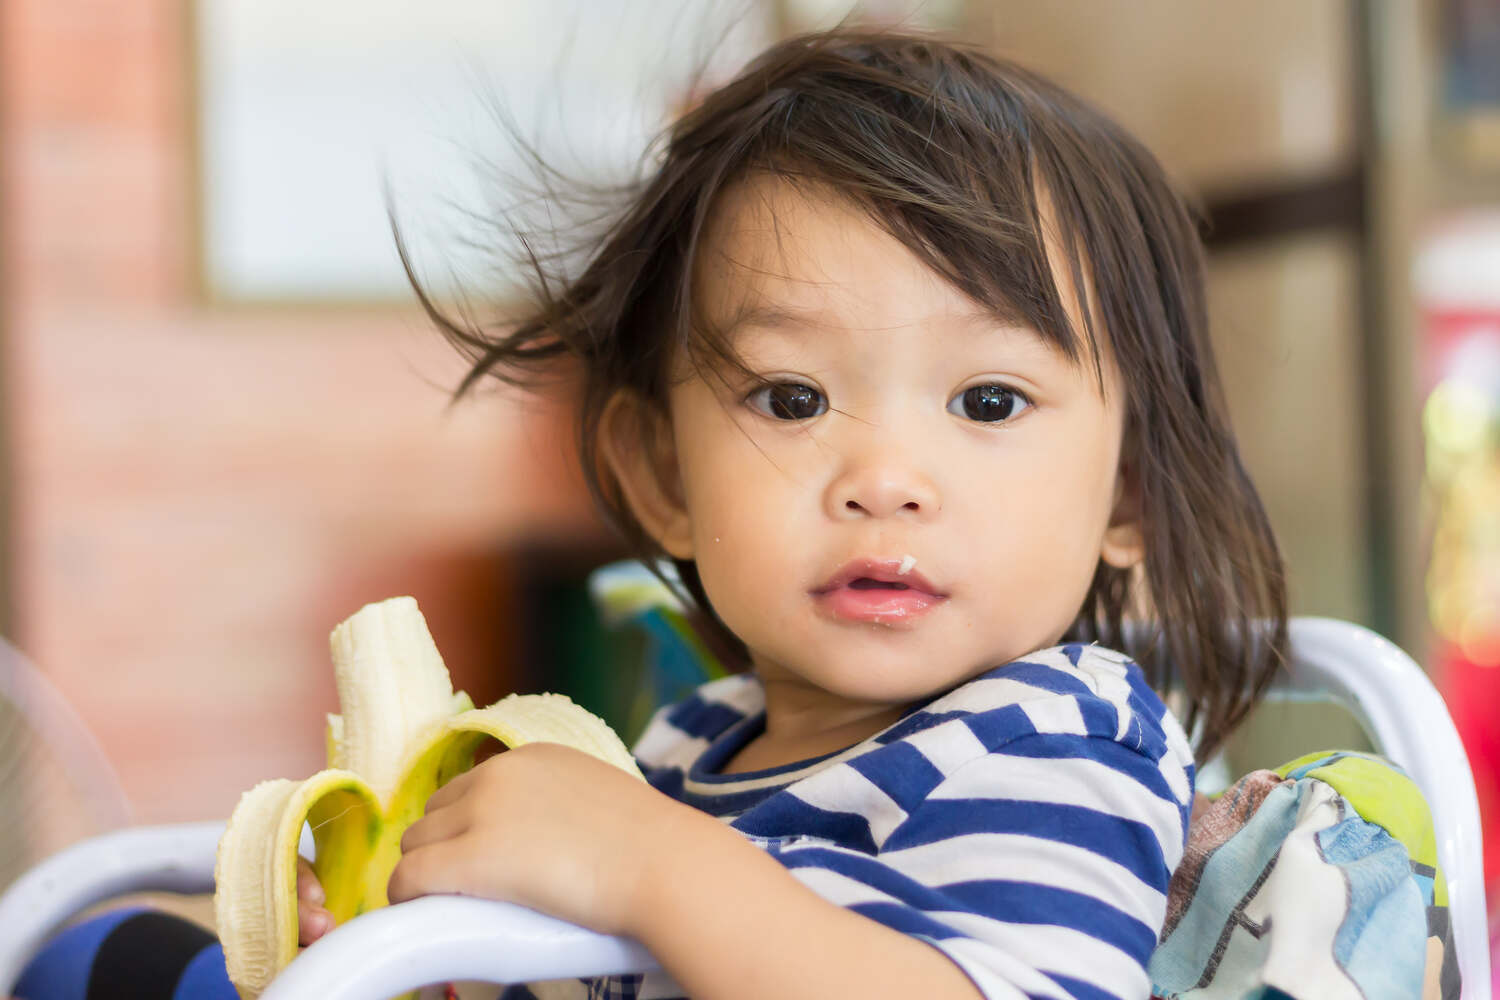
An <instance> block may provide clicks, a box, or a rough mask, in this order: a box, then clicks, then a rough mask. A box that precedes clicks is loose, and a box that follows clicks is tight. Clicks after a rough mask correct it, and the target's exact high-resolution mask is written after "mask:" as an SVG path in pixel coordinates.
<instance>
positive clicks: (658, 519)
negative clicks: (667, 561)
mask: <svg viewBox="0 0 1500 1000" xmlns="http://www.w3.org/2000/svg"><path fill="white" fill-rule="evenodd" d="M599 446H600V451H601V452H602V453H603V455H604V461H605V462H606V463H607V464H608V465H609V469H610V471H611V472H612V473H614V476H615V479H616V480H618V481H619V483H620V490H621V492H622V493H624V495H625V502H626V504H628V505H629V507H630V512H631V513H632V514H633V515H635V519H636V520H637V521H639V522H640V525H641V527H642V528H644V529H645V530H646V534H648V535H650V536H651V537H652V538H654V539H656V542H657V544H658V545H660V546H661V547H662V549H663V550H665V551H666V553H667V554H668V555H670V556H672V557H673V558H674V559H691V558H693V532H692V522H691V520H690V519H689V518H688V512H687V505H686V503H685V502H684V500H683V491H682V476H681V473H680V472H679V471H678V466H677V449H676V446H675V444H674V443H673V440H672V428H671V425H670V424H669V423H668V421H667V420H666V418H665V417H663V416H662V415H661V414H659V413H657V412H656V411H654V410H653V409H651V407H649V406H648V405H646V403H645V401H644V400H642V399H641V398H640V397H639V396H637V395H636V394H635V393H633V392H630V391H628V390H624V389H622V390H620V391H619V392H617V393H615V395H614V396H613V397H611V398H610V401H609V402H608V403H607V404H605V407H604V413H603V414H602V415H601V416H600V418H599Z"/></svg>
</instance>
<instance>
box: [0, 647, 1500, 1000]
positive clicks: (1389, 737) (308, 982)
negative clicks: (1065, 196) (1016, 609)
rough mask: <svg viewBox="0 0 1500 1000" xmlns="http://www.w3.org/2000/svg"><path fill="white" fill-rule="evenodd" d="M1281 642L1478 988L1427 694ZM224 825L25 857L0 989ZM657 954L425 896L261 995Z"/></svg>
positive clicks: (192, 864) (1451, 789) (629, 967)
mask: <svg viewBox="0 0 1500 1000" xmlns="http://www.w3.org/2000/svg"><path fill="white" fill-rule="evenodd" d="M1291 647H1292V658H1293V663H1292V670H1291V677H1290V678H1289V679H1288V680H1287V681H1286V682H1284V683H1281V684H1279V685H1278V686H1277V689H1276V695H1275V696H1276V697H1283V698H1291V699H1313V698H1317V699H1331V700H1334V701H1338V702H1340V703H1342V704H1344V705H1345V706H1346V707H1348V708H1349V709H1350V711H1351V712H1352V713H1353V714H1354V716H1355V717H1356V718H1357V719H1358V720H1359V721H1360V723H1361V724H1362V725H1363V726H1364V727H1365V730H1366V731H1367V732H1368V733H1369V735H1370V737H1371V738H1372V740H1373V741H1374V742H1375V743H1376V746H1377V747H1378V748H1379V750H1380V751H1381V752H1382V753H1383V754H1384V755H1385V756H1386V757H1388V758H1390V759H1391V760H1393V761H1394V762H1395V763H1396V764H1398V765H1399V766H1400V767H1402V768H1403V769H1405V771H1406V772H1407V773H1408V774H1409V775H1410V776H1411V777H1412V779H1413V780H1414V781H1415V782H1416V783H1417V786H1418V787H1419V788H1420V789H1421V790H1422V792H1423V794H1424V795H1425V796H1426V798H1427V802H1428V804H1429V805H1430V807H1431V809H1432V814H1433V820H1434V826H1435V828H1436V831H1437V851H1438V860H1439V861H1440V863H1441V864H1442V867H1443V871H1444V874H1445V875H1446V877H1447V882H1448V906H1449V915H1450V919H1451V921H1452V926H1453V938H1454V946H1455V948H1456V950H1457V952H1458V963H1459V969H1460V972H1461V974H1462V977H1463V997H1464V1000H1490V992H1491V991H1490V956H1489V951H1488V947H1489V941H1488V931H1487V921H1486V910H1485V900H1484V876H1483V860H1482V845H1481V839H1480V828H1479V806H1478V799H1477V797H1476V795H1475V791H1474V780H1473V775H1472V773H1471V772H1470V770H1469V766H1468V758H1467V757H1466V756H1465V754H1464V749H1463V746H1462V744H1461V743H1460V741H1459V738H1458V733H1457V731H1456V730H1455V729H1454V727H1453V722H1452V719H1451V718H1450V717H1449V715H1448V711H1447V708H1446V707H1445V706H1444V704H1443V701H1442V698H1441V696H1440V695H1439V694H1438V692H1437V690H1436V688H1434V687H1433V686H1432V683H1431V682H1430V681H1429V680H1428V679H1427V676H1426V675H1425V674H1424V673H1423V672H1422V670H1421V668H1420V667H1418V666H1417V665H1416V663H1414V662H1413V661H1412V659H1411V658H1410V657H1409V656H1407V655H1406V654H1405V653H1404V652H1402V650H1401V649H1399V648H1398V647H1396V646H1395V645H1394V644H1392V643H1391V642H1389V641H1387V640H1385V639H1383V638H1381V637H1380V636H1378V635H1376V634H1375V633H1373V632H1371V631H1369V630H1368V629H1365V628H1361V627H1360V626H1357V625H1353V624H1350V623H1348V622H1342V621H1335V620H1331V619H1324V618H1298V619H1294V620H1293V622H1292V624H1291ZM223 829H224V824H223V823H222V822H217V821H216V822H208V823H196V824H180V825H174V826H160V827H140V828H134V829H125V830H121V831H118V832H116V833H112V834H107V835H105V836H102V837H97V838H94V839H93V840H89V841H85V842H83V843H81V844H77V845H75V846H73V847H71V848H69V849H68V850H65V851H63V852H61V853H59V854H57V855H55V856H54V857H52V858H50V859H48V860H47V861H45V862H43V863H42V864H40V865H38V866H37V867H36V868H34V869H32V870H31V871H30V872H28V873H27V874H26V875H25V876H23V877H22V878H21V879H20V880H19V881H17V882H16V884H15V885H14V886H13V887H12V888H11V889H10V890H9V891H8V892H7V893H6V894H5V895H4V896H3V897H0V938H3V939H0V996H4V995H8V994H7V991H8V990H9V989H10V988H11V987H12V986H13V985H14V983H15V981H16V979H17V977H18V976H19V975H20V972H21V969H22V968H23V966H24V964H25V962H26V960H27V959H28V958H29V957H30V956H31V955H32V954H33V953H34V952H35V950H36V949H37V948H38V947H40V945H41V944H42V942H43V941H45V940H46V938H47V937H48V936H49V935H51V934H52V933H53V932H54V931H56V930H57V929H58V928H59V927H60V926H62V924H63V923H65V922H66V921H67V920H68V919H69V918H70V917H72V916H73V915H75V914H77V913H78V912H80V911H81V910H83V909H85V908H86V907H88V906H91V905H93V904H94V903H97V902H100V901H102V900H106V899H109V898H112V897H114V896H118V895H121V894H124V893H127V892H137V891H170V892H180V893H206V892H212V891H213V867H214V851H215V847H216V845H217V843H218V839H219V835H220V834H221V833H222V831H223ZM306 839H308V840H310V838H306ZM655 968H657V963H656V961H655V960H654V959H653V958H652V957H651V955H650V954H648V953H647V952H646V951H645V949H644V948H642V947H641V946H640V945H639V944H638V943H636V942H634V941H631V940H628V939H624V938H615V937H608V936H605V935H601V934H596V933H594V932H592V931H588V930H584V929H583V928H580V927H576V926H574V925H572V924H568V923H565V922H563V921H560V920H556V919H554V918H551V917H547V916H544V915H542V914H539V913H536V912H533V911H531V910H527V909H525V908H523V907H520V906H515V905H512V904H508V903H497V902H493V901H488V900H478V899H469V898H463V897H457V896H430V897H426V898H423V899H417V900H412V901H411V902H407V903H402V904H401V905H399V906H392V907H388V908H385V909H382V910H376V911H374V912H371V913H367V914H364V915H363V916H361V917H359V918H358V919H356V920H352V921H350V922H348V923H347V924H344V925H343V926H341V927H338V928H336V929H335V930H334V931H332V932H331V933H329V934H328V935H326V936H325V937H323V938H322V939H321V940H319V941H318V942H317V943H316V944H314V945H312V946H311V947H310V948H308V949H306V950H305V951H304V952H303V953H302V954H301V955H300V956H298V958H297V960H296V961H294V962H293V963H292V964H291V965H289V966H288V967H287V968H286V969H285V970H284V971H283V972H282V973H281V975H280V976H278V977H277V978H276V980H275V982H273V983H272V984H271V986H270V988H269V989H267V990H266V992H265V993H264V994H262V996H263V997H264V1000H310V998H317V1000H377V998H381V997H389V996H391V995H393V994H396V993H401V992H404V991H407V990H413V989H416V988H418V987H421V986H424V985H427V984H430V983H435V982H442V981H445V980H456V981H465V980H474V981H487V982H493V983H518V982H536V981H543V980H548V979H564V978H569V977H573V976H596V975H605V974H609V973H624V972H644V971H648V970H651V969H655Z"/></svg>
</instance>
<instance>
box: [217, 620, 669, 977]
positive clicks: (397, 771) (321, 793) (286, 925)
mask: <svg viewBox="0 0 1500 1000" xmlns="http://www.w3.org/2000/svg"><path fill="white" fill-rule="evenodd" d="M330 646H331V647H332V653H333V666H334V674H335V677H336V680H337V683H338V697H339V706H340V708H341V709H342V714H340V715H330V716H328V730H327V744H328V769H327V770H324V771H319V772H318V773H317V774H315V775H313V776H312V777H310V778H308V779H307V780H305V781H291V780H287V779H278V780H274V781H265V782H262V783H260V784H259V785H256V786H255V787H254V788H252V789H250V791H248V792H246V793H245V794H244V795H243V796H242V797H241V798H240V802H239V805H238V806H236V807H235V810H234V814H233V815H232V816H231V817H230V820H229V825H228V827H227V828H226V829H225V831H224V836H223V838H222V839H220V841H219V849H218V856H217V859H216V864H215V868H214V882H215V892H214V914H215V918H216V920H217V925H218V933H219V939H220V941H221V942H222V944H223V946H224V957H225V962H226V964H227V966H228V970H229V978H230V981H231V982H233V983H234V985H235V988H236V989H237V990H238V991H239V993H240V996H241V997H243V998H245V1000H251V998H254V997H257V996H259V995H260V993H261V992H262V991H263V990H264V989H265V988H266V986H267V985H268V984H269V983H270V981H271V979H272V978H273V977H274V976H275V975H276V973H277V972H279V971H280V970H281V969H282V968H284V967H285V966H286V965H287V963H289V962H291V961H292V959H293V958H295V957H296V955H297V933H298V919H297V845H298V841H299V839H300V838H301V834H302V825H303V823H308V824H310V825H311V827H312V836H313V842H314V844H315V845H316V856H315V859H314V861H313V870H314V871H315V872H316V873H317V876H318V878H319V880H320V881H321V882H322V885H323V889H324V892H325V894H326V896H327V901H326V903H325V904H324V905H325V906H326V907H327V909H328V910H329V911H330V912H331V913H332V914H333V917H334V920H335V921H336V922H337V923H340V924H342V923H344V922H345V921H347V920H350V919H352V918H353V917H356V916H358V915H359V914H361V913H364V912H365V911H366V910H372V909H375V908H377V907H381V906H385V905H387V902H388V901H387V899H386V883H387V882H388V881H389V880H390V876H391V872H392V870H394V868H395V867H396V862H397V861H398V860H400V856H401V846H400V844H401V835H402V834H403V833H404V832H405V831H406V828H407V827H408V826H410V825H411V824H412V823H414V822H415V821H416V820H418V819H419V818H421V816H422V813H423V810H424V809H425V807H426V804H427V798H428V796H430V795H431V794H432V793H433V792H434V791H436V790H437V789H438V788H439V787H441V786H442V785H443V784H444V783H445V782H447V781H448V780H450V779H451V778H453V777H454V776H456V775H458V774H461V773H462V772H464V771H466V770H468V769H469V768H470V767H472V766H473V763H474V752H475V750H477V749H478V748H479V746H480V744H482V743H483V742H484V741H486V740H487V739H490V738H494V739H497V740H499V741H500V742H501V743H502V744H504V745H505V746H506V747H518V746H521V745H522V744H524V743H531V742H537V741H545V742H552V743H564V744H567V745H569V746H573V747H576V748H577V749H580V750H583V751H586V752H588V753H591V754H593V755H594V756H596V757H598V758H600V759H601V760H604V761H607V762H608V763H611V764H614V765H615V766H617V767H619V768H621V769H623V770H625V771H628V772H629V773H631V774H634V775H635V776H636V777H638V778H639V777H640V776H641V775H640V771H639V770H637V768H636V766H635V761H634V760H633V758H632V757H631V756H630V752H629V751H628V750H627V749H626V748H625V745H624V744H623V743H622V742H621V741H620V738H619V737H618V736H616V735H615V733H614V732H613V731H612V730H611V729H610V728H609V727H608V726H607V725H605V723H604V722H603V720H601V719H599V718H598V717H597V716H595V715H592V714H591V713H589V712H587V711H585V710H584V709H582V708H580V707H579V706H577V705H575V704H574V703H573V702H572V701H570V700H569V699H568V698H567V697H565V696H563V695H558V694H539V695H510V696H509V697H507V698H504V699H502V700H500V701H498V702H496V703H495V704H493V705H491V706H490V707H488V708H483V709H476V708H474V706H473V702H472V701H470V699H469V697H468V695H466V694H464V693H463V692H457V693H455V692H454V691H453V686H452V682H451V681H450V680H449V677H448V671H447V668H446V667H445V666H444V665H443V660H442V657H441V655H440V654H439V653H438V650H437V646H436V645H435V644H434V643H433V641H432V636H431V635H430V634H429V633H428V631H427V623H426V621H425V620H424V619H423V617H422V613H421V611H419V610H418V609H417V602H416V601H415V600H413V599H412V598H410V597H394V598H391V599H390V600H386V601H381V602H379V603H376V604H370V605H366V606H365V607H364V608H362V609H360V610H359V611H358V612H357V613H356V614H354V615H353V616H352V617H350V618H349V619H348V620H347V621H345V622H344V623H343V624H341V625H339V626H338V628H336V629H334V631H333V634H332V636H331V637H330Z"/></svg>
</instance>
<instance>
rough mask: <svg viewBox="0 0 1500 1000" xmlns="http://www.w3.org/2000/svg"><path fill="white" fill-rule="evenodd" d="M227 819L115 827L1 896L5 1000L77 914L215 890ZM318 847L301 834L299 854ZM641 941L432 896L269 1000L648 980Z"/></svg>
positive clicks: (329, 944)
mask: <svg viewBox="0 0 1500 1000" xmlns="http://www.w3.org/2000/svg"><path fill="white" fill-rule="evenodd" d="M223 833H224V823H223V821H221V820H213V821H210V822H203V823H181V824H174V825H168V826H143V827H132V828H129V829H125V830H117V831H115V832H113V833H107V834H103V835H101V836H98V837H92V838H90V839H88V840H85V841H81V842H79V843H77V844H74V845H72V846H71V847H68V848H66V849H64V850H62V851H59V852H58V853H57V854H54V855H52V856H51V857H49V858H47V859H46V860H45V861H42V862H41V863H40V864H38V865H37V866H36V867H34V868H32V869H31V870H30V871H28V872H26V874H24V875H22V876H21V877H20V878H19V879H17V880H16V881H15V883H14V884H13V885H12V886H11V887H10V888H9V889H8V890H6V892H5V894H4V895H3V896H0V929H3V930H0V996H8V995H9V994H10V990H11V989H12V988H13V987H14V986H15V983H16V980H17V979H19V978H20V976H21V971H22V969H24V968H25V967H26V963H27V962H29V961H30V960H31V958H32V957H33V956H34V955H35V954H36V952H37V951H38V949H40V948H41V946H42V945H43V944H44V943H45V942H46V941H47V939H48V938H49V937H51V936H52V935H53V934H54V933H56V932H57V930H58V929H60V928H61V927H62V926H63V925H64V924H66V923H67V922H68V920H70V919H71V918H72V917H74V916H76V915H77V914H79V913H81V912H82V911H83V910H85V909H87V908H88V907H90V906H93V905H94V904H95V903H101V902H104V901H106V900H109V899H112V898H114V897H116V896H122V895H126V894H128V893H132V892H176V893H182V894H184V895H195V894H202V893H210V892H213V891H214V856H215V853H216V851H217V849H218V844H219V838H220V836H222V835H223ZM311 848H312V842H311V838H310V837H308V836H307V832H306V831H305V830H304V831H303V844H302V850H303V852H304V853H307V854H311V853H312V851H311ZM657 967H658V966H657V964H656V961H655V960H654V959H652V958H651V956H650V955H649V954H648V953H647V952H646V950H645V949H644V948H642V947H641V946H640V945H639V944H637V943H635V942H634V941H630V940H628V939H625V938H615V937H609V936H608V935H604V934H597V933H595V932H593V931H589V930H585V929H584V928H582V927H577V926H575V925H573V924H569V923H566V922H564V921H561V920H557V919H555V918H553V917H548V916H545V915H543V914H540V913H537V912H535V911H533V910H528V909H526V908H525V907H521V906H515V905H513V904H510V903H497V902H494V901H492V900H483V899H471V898H465V897H462V896H428V897H424V898H422V899H415V900H412V901H411V902H408V903H403V904H401V905H400V906H392V907H387V908H385V909H380V910H374V911H372V912H370V913H366V914H364V915H362V916H361V917H359V918H358V919H357V920H351V921H349V922H348V923H346V924H344V925H342V926H340V927H338V928H335V929H334V930H333V931H332V932H331V933H329V934H327V935H325V936H324V937H323V938H322V939H321V940H319V941H318V942H317V943H316V944H314V945H313V946H312V947H310V948H308V949H306V950H305V951H304V952H303V953H302V954H301V955H300V956H298V958H297V959H296V960H295V961H294V962H292V964H291V965H289V966H287V968H286V969H285V970H283V971H282V973H281V975H279V976H277V977H276V980H275V981H274V982H273V983H272V984H271V986H270V988H269V989H268V990H267V991H266V992H265V993H264V994H262V996H263V997H264V998H265V1000H305V998H317V1000H383V998H385V997H389V996H393V995H395V994H398V993H402V992H405V991H407V990H412V989H416V988H417V987H419V986H423V985H426V984H428V983H434V982H441V981H445V980H479V981H486V982H492V983H521V982H539V981H543V980H547V979H564V978H569V977H573V976H598V975H605V974H608V973H613V972H645V971H648V970H651V969H655V968H657Z"/></svg>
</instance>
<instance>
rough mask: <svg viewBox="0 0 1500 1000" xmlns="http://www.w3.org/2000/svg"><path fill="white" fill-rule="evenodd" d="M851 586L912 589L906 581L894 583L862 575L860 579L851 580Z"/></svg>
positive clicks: (866, 588)
mask: <svg viewBox="0 0 1500 1000" xmlns="http://www.w3.org/2000/svg"><path fill="white" fill-rule="evenodd" d="M849 586H850V587H852V588H853V589H855V590H910V589H911V588H910V587H908V586H907V585H906V584H904V583H894V582H892V581H889V580H872V579H870V578H869V577H867V576H862V577H860V578H859V579H858V580H850V581H849Z"/></svg>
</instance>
